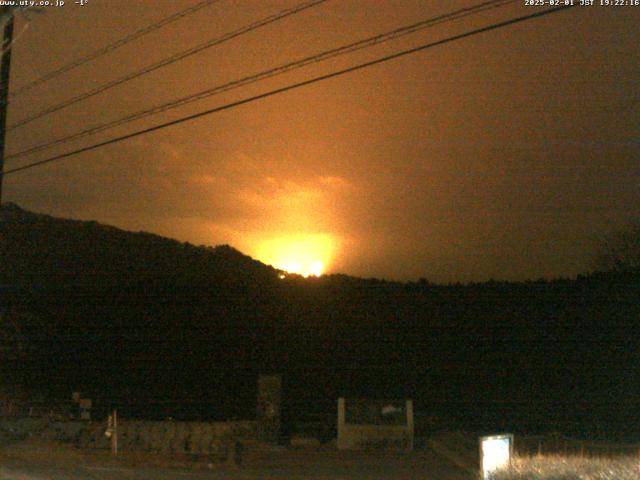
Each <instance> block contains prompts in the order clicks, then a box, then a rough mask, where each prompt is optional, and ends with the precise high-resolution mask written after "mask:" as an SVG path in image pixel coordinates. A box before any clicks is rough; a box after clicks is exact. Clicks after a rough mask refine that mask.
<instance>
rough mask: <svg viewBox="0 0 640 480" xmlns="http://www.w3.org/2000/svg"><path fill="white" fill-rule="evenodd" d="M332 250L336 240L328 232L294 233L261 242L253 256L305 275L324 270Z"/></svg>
mask: <svg viewBox="0 0 640 480" xmlns="http://www.w3.org/2000/svg"><path fill="white" fill-rule="evenodd" d="M334 250H335V241H334V240H333V239H332V237H331V236H330V235H327V234H295V235H288V236H282V237H275V238H270V239H268V240H265V241H263V242H261V243H260V245H259V247H258V248H257V251H256V256H257V258H258V260H260V261H261V262H263V263H266V264H268V265H272V266H273V267H274V268H277V269H278V270H283V271H285V272H288V273H293V274H297V275H302V276H303V277H305V278H306V277H310V276H315V277H319V276H321V275H322V274H324V273H326V271H327V269H328V267H329V265H330V263H331V260H332V257H333V254H334Z"/></svg>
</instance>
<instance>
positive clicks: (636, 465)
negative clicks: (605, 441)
mask: <svg viewBox="0 0 640 480" xmlns="http://www.w3.org/2000/svg"><path fill="white" fill-rule="evenodd" d="M639 478H640V455H635V456H617V457H586V456H581V455H575V456H563V455H536V456H531V457H517V458H515V459H514V460H513V461H512V462H511V466H510V468H509V469H506V470H503V471H501V472H499V473H497V474H496V476H495V480H638V479H639Z"/></svg>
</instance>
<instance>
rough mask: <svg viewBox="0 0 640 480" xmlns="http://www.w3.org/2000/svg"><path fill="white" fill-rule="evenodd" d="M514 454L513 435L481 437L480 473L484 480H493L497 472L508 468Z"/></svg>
mask: <svg viewBox="0 0 640 480" xmlns="http://www.w3.org/2000/svg"><path fill="white" fill-rule="evenodd" d="M512 452H513V435H492V436H489V437H480V472H481V474H482V480H491V479H492V478H493V477H494V474H495V473H496V471H497V470H500V469H501V468H506V467H508V466H509V462H510V461H511V454H512Z"/></svg>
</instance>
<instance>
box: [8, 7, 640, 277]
mask: <svg viewBox="0 0 640 480" xmlns="http://www.w3.org/2000/svg"><path fill="white" fill-rule="evenodd" d="M299 1H301V0H299ZM299 1H298V2H296V1H275V0H274V1H272V0H260V1H258V0H238V1H233V0H220V1H219V2H217V3H215V4H213V5H211V6H209V7H207V8H204V9H202V10H200V11H198V12H197V13H195V14H193V15H189V16H187V17H185V18H183V19H182V20H180V21H177V22H175V23H172V24H170V25H168V26H165V27H163V28H161V29H159V30H157V31H155V32H153V33H151V34H149V35H146V36H144V37H142V38H140V39H139V40H137V41H135V42H131V43H129V44H127V45H126V46H124V47H122V48H120V49H118V50H115V51H114V52H112V53H109V54H107V55H104V56H102V57H100V58H99V59H97V60H95V61H93V62H90V63H87V64H86V65H84V66H82V67H80V68H77V69H75V70H73V71H71V72H69V73H67V74H64V75H62V76H60V77H58V78H56V79H54V80H52V81H50V82H46V83H44V84H43V85H41V86H40V87H38V88H35V89H33V90H31V91H30V92H28V93H25V94H23V95H20V96H17V97H15V98H12V99H11V103H10V106H9V124H12V123H15V122H17V121H19V120H21V119H22V118H25V117H27V116H29V115H30V114H32V113H35V112H37V111H39V110H42V109H43V108H46V107H48V106H50V105H54V104H57V103H58V102H60V101H63V100H65V99H67V98H70V97H73V96H75V95H78V94H81V93H83V92H86V91H89V90H91V89H92V88H95V87H96V86H98V85H100V84H102V83H105V82H108V81H110V80H114V79H117V78H119V77H122V76H123V75H126V74H127V73H129V72H131V71H135V70H138V69H141V68H143V67H145V66H147V65H151V64H153V63H155V62H157V61H159V60H161V59H163V58H165V57H169V56H171V55H173V54H175V53H177V52H180V51H182V50H186V49H188V48H190V47H192V46H194V45H197V44H199V43H202V42H205V41H207V40H208V39H210V38H214V37H219V36H221V35H223V34H224V33H226V32H229V31H232V30H235V29H237V28H240V27H242V26H244V25H247V24H250V23H252V22H255V21H257V20H258V19H261V18H263V17H266V16H268V15H271V14H273V13H275V12H278V11H280V10H282V9H284V8H287V7H292V6H294V5H296V4H297V3H299ZM576 1H577V0H576ZM196 3H198V2H197V1H196V0H188V1H187V0H153V1H151V0H89V2H88V4H87V5H86V6H84V7H80V6H77V5H75V4H74V2H73V1H71V0H68V1H67V5H66V6H65V7H60V8H55V7H49V8H47V9H45V10H44V12H43V13H39V14H36V13H32V14H29V18H30V21H28V22H27V19H26V18H25V16H24V15H22V14H21V15H19V16H18V18H17V22H16V29H15V37H16V40H15V43H14V46H13V57H12V72H11V90H12V91H15V90H16V89H18V88H20V86H22V85H24V84H26V83H27V82H29V81H30V80H32V79H34V78H37V77H40V76H41V75H43V74H45V73H47V72H49V71H52V70H54V69H56V68H58V67H60V66H62V65H64V64H66V63H68V62H71V61H73V60H76V59H78V58H81V57H83V56H84V55H87V54H89V53H90V52H92V51H94V50H96V49H98V48H100V47H103V46H104V45H107V44H109V43H112V42H114V41H116V40H118V39H119V38H122V37H123V36H125V35H128V34H130V33H131V32H133V31H135V30H137V29H139V28H142V27H144V26H146V25H149V24H151V23H154V22H157V21H159V20H161V19H162V18H164V17H166V16H168V15H170V14H172V13H175V12H177V11H179V10H182V9H184V8H186V7H188V6H189V5H194V4H196ZM476 3H478V2H477V1H467V0H465V1H440V0H423V1H410V0H403V1H381V0H369V1H364V0H357V1H356V0H330V1H328V2H326V3H323V4H321V5H318V6H316V7H314V8H310V9H308V10H305V11H304V12H301V13H299V14H297V15H294V16H291V17H289V18H287V19H284V20H282V21H279V22H275V23H273V24H271V25H269V26H267V27H264V28H262V29H259V30H256V31H255V32H252V33H249V34H247V35H243V36H241V37H239V38H236V39H234V40H231V41H229V42H226V43H224V44H223V45H219V46H216V47H213V48H211V49H208V50H206V51H204V52H201V53H199V54H197V55H194V56H192V57H190V58H188V59H185V60H182V61H180V62H176V63H174V64H172V65H170V66H168V67H165V68H162V69H160V70H157V71H155V72H153V73H151V74H149V75H145V76H143V77H140V78H138V79H135V80H132V81H129V82H126V83H125V84H123V85H120V86H118V87H116V88H113V89H111V90H109V91H108V92H104V93H102V94H100V95H97V96H95V97H93V98H91V99H88V100H86V101H82V102H79V103H78V104H76V105H73V106H71V107H69V108H66V109H64V110H61V111H59V112H56V113H54V114H51V115H48V116H46V117H44V118H41V119H39V120H37V121H34V122H32V123H30V124H28V125H25V126H23V127H21V128H18V129H15V130H13V131H11V132H9V134H8V139H7V143H8V153H9V154H11V153H13V152H17V151H21V150H24V149H26V148H28V147H30V146H32V145H37V144H40V143H43V142H46V141H49V140H52V139H56V138H58V137H61V136H65V135H69V134H72V133H74V132H77V131H79V130H83V129H85V128H88V127H92V126H94V125H98V124H101V123H103V122H107V121H111V120H114V119H117V118H119V117H122V116H124V115H127V114H128V113H132V112H136V111H138V110H142V109H145V108H149V107H151V106H154V105H157V104H161V103H163V102H167V101H170V100H172V99H176V98H179V97H182V96H185V95H188V94H191V93H195V92H198V91H200V90H204V89H206V88H209V87H211V86H215V85H219V84H223V83H226V82H229V81H232V80H234V79H237V78H241V77H244V76H246V75H250V74H254V73H257V72H260V71H263V70H266V69H269V68H271V67H274V66H277V65H280V64H284V63H287V62H289V61H292V60H296V59H298V58H301V57H304V56H307V55H312V54H315V53H318V52H322V51H323V50H327V49H330V48H334V47H337V46H340V45H343V44H346V43H349V42H352V41H355V40H358V39H361V38H366V37H369V36H372V35H375V34H378V33H382V32H386V31H388V30H391V29H394V28H398V27H400V26H404V25H407V24H411V23H414V22H417V21H419V20H421V19H425V18H430V17H434V16H436V15H439V14H443V13H447V12H450V11H453V10H456V9H459V8H462V7H465V6H469V5H474V4H476ZM542 9H543V8H542V7H528V6H525V5H524V0H522V1H516V2H513V3H512V4H510V5H508V6H506V7H503V8H499V9H496V10H493V11H489V12H483V13H480V14H478V15H475V16H470V17H468V18H465V19H463V20H460V21H455V22H450V23H446V24H442V25H439V26H436V27H434V28H430V29H426V30H424V31H421V32H418V33H415V34H412V35H410V36H407V37H405V38H403V39H399V40H395V41H391V42H388V43H385V44H382V45H378V46H376V47H374V48H369V49H366V50H364V51H361V52H358V53H355V54H352V55H347V56H343V57H339V58H336V59H332V60H329V61H326V62H322V63H318V64H314V65H311V66H309V67H306V68H304V69H301V70H298V71H296V72H292V73H288V74H286V75H282V76H279V77H276V78H273V79H270V80H267V81H264V82H259V83H256V84H254V85H251V86H247V87H244V88H241V89H237V90H233V91H230V92H226V93H223V94H221V95H217V96H214V97H211V98H208V99H206V100H203V101H199V102H195V103H192V104H190V105H188V106H184V107H181V108H177V109H174V110H171V111H168V112H164V113H162V114H159V115H155V116H153V117H150V118H146V119H144V120H140V121H136V122H133V123H130V124H127V125H123V126H121V127H118V128H115V129H112V130H109V131H106V132H103V133H101V134H98V135H95V136H93V137H89V138H85V139H83V140H81V141H77V142H74V143H70V144H67V145H64V146H59V147H57V148H54V149H51V150H48V151H46V152H41V153H39V154H36V155H32V156H30V157H26V158H21V159H14V160H7V162H6V165H5V169H10V168H13V167H16V166H20V165H23V164H26V163H29V162H31V161H34V160H38V159H44V158H47V157H48V156H50V155H52V154H55V153H62V152H65V151H68V150H71V149H73V148H77V147H81V146H85V145H90V144H92V143H94V142H97V141H101V140H105V139H108V138H112V137H114V136H117V135H122V134H125V133H127V132H131V131H134V130H138V129H141V128H144V127H148V126H151V125H155V124H157V123H161V122H165V121H168V120H172V119H176V118H179V117H182V116H185V115H188V114H191V113H196V112H199V111H201V110H205V109H208V108H212V107H215V106H217V105H222V104H225V103H229V102H232V101H234V100H238V99H241V98H245V97H248V96H251V95H255V94H258V93H261V92H264V91H267V90H270V89H273V88H277V87H280V86H284V85H287V84H290V83H293V82H296V81H300V80H303V79H306V78H310V77H312V76H316V75H319V74H323V73H328V72H330V71H333V70H337V69H340V68H344V67H347V66H349V65H354V64H356V63H361V62H363V61H366V60H371V59H374V58H377V57H380V56H383V55H387V54H390V53H393V52H396V51H400V50H403V49H406V48H410V47H412V46H417V45H421V44H424V43H427V42H431V41H435V40H438V39H441V38H444V37H447V36H450V35H455V34H458V33H462V32H466V31H468V30H472V29H474V28H478V27H481V26H484V25H488V24H490V23H494V22H497V21H502V20H506V19H509V18H513V17H516V16H519V15H525V14H527V13H533V12H535V11H541V10H542ZM638 25H640V7H601V6H594V7H576V8H573V9H569V10H566V11H563V12H560V13H556V14H553V15H548V16H544V17H542V18H539V19H534V20H530V21H527V22H524V23H520V24H517V25H513V26H510V27H506V28H501V29H499V30H495V31H491V32H488V33H484V34H480V35H477V36H473V37H470V38H466V39H464V40H461V41H457V42H454V43H449V44H447V45H443V46H439V47H436V48H432V49H429V50H426V51H422V52H419V53H415V54H412V55H408V56H405V57H403V58H400V59H397V60H392V61H389V62H386V63H384V64H380V65H377V66H373V67H371V68H366V69H363V70H359V71H357V72H354V73H351V74H348V75H345V76H341V77H339V78H334V79H330V80H327V81H324V82H320V83H316V84H313V85H310V86H307V87H304V88H300V89H297V90H293V91H289V92H286V93H283V94H280V95H276V96H273V97H270V98H267V99H263V100H259V101H256V102H252V103H249V104H246V105H243V106H239V107H237V108H233V109H229V110H226V111H224V112H220V113H216V114H213V115H211V116H207V117H204V118H200V119H198V120H194V121H191V122H188V123H183V124H180V125H177V126H174V127H171V128H168V129H164V130H161V131H157V132H155V133H152V134H148V135H144V136H140V137H137V138H135V139H131V140H128V141H124V142H121V143H117V144H114V145H111V146H108V147H105V148H101V149H98V150H95V151H93V152H89V153H85V154H81V155H78V156H75V157H71V158H68V159H65V160H62V161H60V162H54V163H51V164H48V165H45V166H42V167H39V168H34V169H31V170H27V171H24V172H20V173H16V174H14V175H10V176H7V177H6V178H5V192H4V193H5V196H4V198H3V201H12V202H16V203H18V204H19V205H20V206H22V207H23V208H27V209H29V210H34V211H37V212H43V213H48V214H51V215H55V216H63V217H70V218H77V219H84V220H96V221H99V222H101V223H107V224H112V225H115V226H117V227H120V228H124V229H128V230H135V231H138V230H144V231H150V232H154V233H158V234H160V235H164V236H168V237H172V238H177V239H179V240H182V241H189V242H191V243H195V244H206V245H217V244H231V245H233V246H234V247H236V248H238V249H239V250H241V251H243V252H244V253H246V254H249V255H251V256H253V257H255V258H257V259H259V260H261V261H264V262H265V263H269V264H274V265H275V266H277V267H280V268H283V269H288V270H297V271H299V272H300V273H313V272H316V273H317V272H320V271H322V272H324V273H336V272H341V273H347V274H351V275H358V276H365V277H374V276H375V277H383V278H388V279H398V280H412V279H417V278H419V277H425V278H427V279H429V280H432V281H436V282H451V281H462V282H466V281H482V280H487V279H489V278H495V279H508V280H524V279H536V278H540V277H547V278H550V277H558V276H573V275H576V274H578V273H580V272H586V271H589V270H590V269H592V268H593V263H592V259H593V255H594V250H595V248H596V245H597V241H598V238H600V237H601V236H602V235H603V234H606V233H607V232H610V231H612V230H614V229H616V228H619V227H621V226H623V225H625V224H626V223H627V222H629V221H630V220H632V219H634V218H638V217H640V161H639V160H640V157H639V154H638V148H639V138H640V136H639V127H640V125H639V122H638V118H639V112H640V90H639V89H638V79H639V78H640V58H639V57H640V55H639V54H640V48H639V46H638V38H639V37H638Z"/></svg>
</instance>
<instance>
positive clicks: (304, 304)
mask: <svg viewBox="0 0 640 480" xmlns="http://www.w3.org/2000/svg"><path fill="white" fill-rule="evenodd" d="M278 273H279V272H278V271H277V270H276V269H274V268H272V267H269V266H266V265H264V264H262V263H260V262H258V261H256V260H254V259H251V258H250V257H248V256H246V255H243V254H242V253H240V252H238V251H237V250H235V249H233V248H232V247H230V246H220V247H213V248H212V247H197V246H194V245H190V244H188V243H181V242H178V241H175V240H170V239H166V238H162V237H159V236H157V235H153V234H148V233H132V232H126V231H123V230H119V229H117V228H114V227H108V226H104V225H101V224H99V223H96V222H84V221H76V220H63V219H58V218H54V217H50V216H47V215H41V214H34V213H31V212H28V211H26V210H23V209H21V208H20V207H18V206H16V205H13V204H6V205H3V206H2V208H1V209H0V309H1V310H0V313H2V315H3V322H2V324H0V329H3V330H0V341H3V342H4V344H3V348H1V349H0V354H3V352H4V355H5V358H4V361H1V362H0V375H2V378H3V382H4V383H5V384H7V385H9V384H13V385H20V386H21V387H22V388H24V389H27V390H29V391H33V392H36V391H43V392H45V393H46V394H47V395H49V396H59V397H61V398H67V397H68V395H69V394H70V393H69V392H71V391H73V390H81V391H83V392H86V393H87V394H88V395H91V396H92V398H94V399H96V400H97V404H98V405H100V404H102V405H109V406H111V405H117V406H118V408H119V409H120V410H121V411H122V414H123V415H124V416H127V415H129V416H136V417H145V418H161V417H163V416H172V417H173V418H191V419H196V418H229V417H232V416H236V417H237V416H242V417H251V416H252V415H253V411H254V408H255V378H256V375H257V374H258V373H260V372H279V373H282V374H283V376H284V379H285V391H286V394H285V397H286V399H287V402H288V404H287V411H288V412H289V416H290V417H292V418H295V417H296V416H300V415H303V414H305V413H308V412H313V411H331V410H332V409H334V408H335V399H336V397H337V396H339V395H346V396H354V397H366V396H373V397H390V396H391V397H410V398H413V399H414V401H415V403H416V407H417V409H418V410H419V411H422V412H429V413H434V414H437V415H441V416H445V417H447V418H449V419H451V422H453V423H454V424H455V422H458V423H459V424H460V425H461V426H464V427H466V428H478V429H488V430H491V429H493V430H495V429H509V430H515V431H539V430H549V429H556V430H565V431H567V432H569V433H575V432H577V433H584V434H587V433H593V431H595V430H597V429H602V428H604V427H603V425H604V426H606V429H608V431H609V433H614V434H620V435H622V434H629V435H633V434H634V433H633V432H636V434H637V431H638V430H639V429H637V428H635V427H634V425H637V424H638V422H639V420H640V417H639V414H638V412H640V374H638V373H637V372H640V353H639V351H640V349H638V345H637V340H636V339H637V338H638V337H637V336H636V333H637V332H638V322H639V321H640V302H638V298H640V281H639V278H638V276H637V275H622V274H612V273H594V274H590V275H585V276H581V277H578V278H577V279H573V280H569V279H562V280H556V281H535V282H496V281H492V282H485V283H476V284H468V285H432V284H429V283H428V282H424V281H422V282H410V283H399V282H387V281H383V280H377V279H360V278H355V277H349V276H346V275H328V276H322V277H320V278H308V279H304V278H301V277H299V276H287V278H286V279H285V280H281V279H280V278H279V277H278ZM5 320H6V321H5ZM17 330H19V332H18V331H17ZM3 335H4V336H3ZM15 338H20V339H21V340H20V342H19V343H20V345H21V346H25V345H26V347H24V348H22V347H21V348H22V350H21V352H20V355H18V354H17V353H16V352H13V354H12V355H10V354H9V353H11V352H12V348H13V345H14V343H15V342H13V343H12V340H11V339H15Z"/></svg>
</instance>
